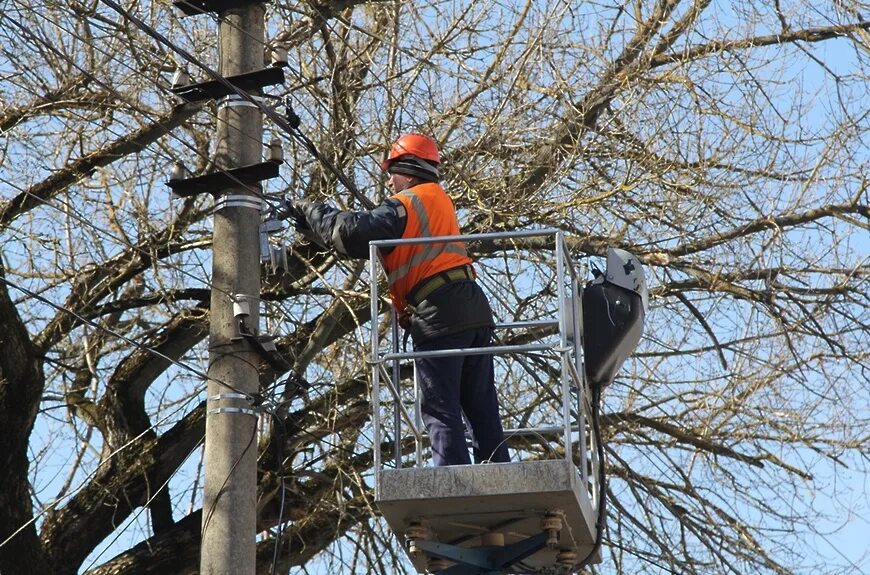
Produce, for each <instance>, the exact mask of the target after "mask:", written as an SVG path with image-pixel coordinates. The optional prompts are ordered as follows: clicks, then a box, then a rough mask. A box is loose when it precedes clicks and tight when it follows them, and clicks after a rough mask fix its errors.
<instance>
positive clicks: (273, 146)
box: [269, 138, 284, 162]
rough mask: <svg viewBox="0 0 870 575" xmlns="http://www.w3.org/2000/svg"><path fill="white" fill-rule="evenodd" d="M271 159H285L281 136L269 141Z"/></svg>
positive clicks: (271, 160) (274, 160)
mask: <svg viewBox="0 0 870 575" xmlns="http://www.w3.org/2000/svg"><path fill="white" fill-rule="evenodd" d="M269 161H270V162H283V161H284V148H283V147H282V145H281V140H280V139H279V138H272V141H271V142H269Z"/></svg>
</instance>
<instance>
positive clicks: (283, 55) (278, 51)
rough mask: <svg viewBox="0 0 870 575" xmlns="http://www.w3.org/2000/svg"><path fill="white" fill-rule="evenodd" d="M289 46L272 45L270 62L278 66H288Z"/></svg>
mask: <svg viewBox="0 0 870 575" xmlns="http://www.w3.org/2000/svg"><path fill="white" fill-rule="evenodd" d="M287 59H288V56H287V48H286V47H284V46H272V49H271V50H269V64H270V65H271V66H274V67H276V68H286V67H287V66H288V65H289V64H288V63H287Z"/></svg>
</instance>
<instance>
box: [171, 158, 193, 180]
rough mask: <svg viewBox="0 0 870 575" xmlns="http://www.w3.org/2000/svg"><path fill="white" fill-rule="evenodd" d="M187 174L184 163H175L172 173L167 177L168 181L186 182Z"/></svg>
mask: <svg viewBox="0 0 870 575" xmlns="http://www.w3.org/2000/svg"><path fill="white" fill-rule="evenodd" d="M189 174H190V172H188V171H187V167H185V165H184V162H175V165H174V166H172V173H171V174H170V175H169V181H170V182H177V181H179V180H186V179H187V177H188V175H189Z"/></svg>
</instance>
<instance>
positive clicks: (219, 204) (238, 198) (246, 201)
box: [214, 194, 266, 212]
mask: <svg viewBox="0 0 870 575" xmlns="http://www.w3.org/2000/svg"><path fill="white" fill-rule="evenodd" d="M265 206H266V202H264V201H263V200H262V199H261V198H258V197H256V196H249V195H247V194H228V195H226V196H221V197H220V198H218V199H217V200H216V201H215V203H214V211H216V212H217V211H220V210H222V209H224V208H251V209H252V210H257V211H258V212H260V211H263V208H264V207H265Z"/></svg>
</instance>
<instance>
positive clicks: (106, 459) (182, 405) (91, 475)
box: [0, 276, 196, 547]
mask: <svg viewBox="0 0 870 575" xmlns="http://www.w3.org/2000/svg"><path fill="white" fill-rule="evenodd" d="M0 279H3V278H2V276H0ZM195 399H196V396H191V397H190V398H188V399H187V400H185V401H183V402H181V403H180V404H179V405H178V406H177V408H176V409H174V410H173V411H171V412H170V413H168V414H167V415H165V416H164V417H163V418H162V419H160V420H158V421H157V422H156V423H152V424H151V425H150V426H149V427H148V428H147V429H145V430H144V431H142V432H140V433H139V434H138V435H136V436H135V437H133V438H131V439H130V440H129V441H127V442H126V443H124V444H123V445H121V446H119V447H118V448H117V449H115V450H114V451H112V452H111V453H109V454H108V455H107V456H106V457H104V458H103V459H102V460H101V461H100V463H99V464H98V465H97V467H96V468H95V469H94V470H93V471H91V472H90V473H88V474H87V475H86V476H85V477H84V478H83V479H82V481H81V483H80V484H79V485H78V487H76V488H75V489H71V490H70V491H68V492H67V493H66V494H65V495H64V496H63V497H59V498H57V499H55V500H54V501H52V502H51V503H50V504H49V505H47V506H46V507H45V508H44V509H42V510H41V511H40V512H39V513H37V514H35V515H34V516H33V517H32V518H30V519H29V520H27V521H26V522H24V523H23V524H22V525H21V526H20V527H18V529H16V530H15V531H13V532H12V533H11V534H10V535H9V536H8V537H7V538H6V539H4V540H3V541H0V547H3V546H4V545H6V543H8V542H9V541H11V540H12V539H13V538H14V537H15V536H16V535H18V534H19V533H20V532H21V531H22V530H24V529H26V528H27V527H28V526H29V525H31V524H33V523H35V522H37V521H39V519H40V518H41V517H42V516H43V515H45V514H46V513H48V512H50V511H51V510H52V509H54V508H55V507H56V506H57V504H58V503H60V502H61V501H63V500H64V499H69V498H70V497H73V496H75V495H76V494H77V493H78V492H79V491H81V490H82V489H84V488H85V486H86V485H87V484H88V481H90V480H91V479H93V478H94V477H95V476H96V474H97V472H99V471H100V469H101V468H102V467H103V466H104V465H106V463H108V462H109V461H111V460H112V458H113V457H115V456H117V455H118V454H120V453H121V452H122V451H124V450H125V449H127V448H128V447H130V446H131V445H133V443H135V442H136V441H138V440H139V439H141V438H142V437H143V436H144V435H145V434H146V433H148V432H149V431H152V430H155V429H156V428H157V427H158V426H160V425H162V424H163V423H165V422H166V421H168V420H169V419H170V418H171V417H173V416H175V415H176V414H177V413H178V412H180V411H182V410H183V409H185V408H186V407H187V404H188V403H190V402H191V401H193V400H195Z"/></svg>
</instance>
